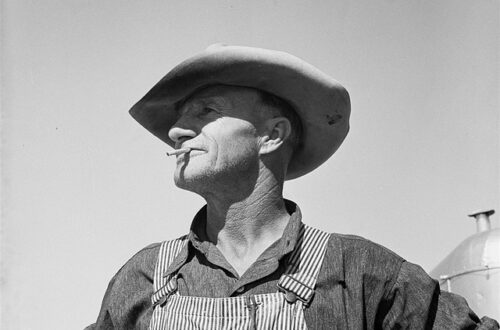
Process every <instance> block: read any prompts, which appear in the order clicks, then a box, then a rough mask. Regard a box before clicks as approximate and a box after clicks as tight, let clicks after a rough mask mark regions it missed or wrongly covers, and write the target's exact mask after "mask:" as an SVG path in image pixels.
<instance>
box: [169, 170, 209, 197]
mask: <svg viewBox="0 0 500 330" xmlns="http://www.w3.org/2000/svg"><path fill="white" fill-rule="evenodd" d="M211 177H213V175H211V174H208V173H192V172H191V171H189V172H187V171H183V170H177V171H176V172H175V175H174V182H175V185H176V186H177V187H179V188H181V189H184V190H188V191H192V192H194V193H197V194H199V195H202V193H203V191H204V190H207V187H209V186H210V183H209V182H210V178H211Z"/></svg>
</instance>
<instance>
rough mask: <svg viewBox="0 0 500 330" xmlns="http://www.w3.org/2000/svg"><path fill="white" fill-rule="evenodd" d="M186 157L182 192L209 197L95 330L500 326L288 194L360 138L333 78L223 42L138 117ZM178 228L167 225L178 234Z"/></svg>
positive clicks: (123, 284) (114, 293)
mask: <svg viewBox="0 0 500 330" xmlns="http://www.w3.org/2000/svg"><path fill="white" fill-rule="evenodd" d="M131 114H132V116H133V117H134V118H135V119H136V120H137V121H138V122H139V123H140V124H142V125H143V126H144V127H145V128H146V129H148V130H149V131H151V132H152V133H153V134H154V135H156V136H157V137H159V138H160V139H162V140H163V141H164V142H166V143H167V144H169V145H170V146H172V147H174V148H175V149H176V151H175V152H174V154H176V158H177V167H176V170H175V175H174V178H175V184H176V185H177V186H178V187H180V188H182V189H186V190H189V191H192V192H195V193H197V194H199V195H200V196H202V197H203V198H204V199H205V200H206V202H207V205H206V206H205V207H203V208H202V209H201V210H200V211H199V212H198V213H197V215H196V216H195V217H194V220H193V222H192V225H191V231H190V233H189V234H188V235H187V236H184V237H181V238H178V239H176V240H170V241H166V242H163V243H161V244H153V245H150V246H148V247H146V248H145V249H143V250H142V251H140V252H139V253H137V254H136V255H135V256H134V257H132V259H130V260H129V261H128V262H127V263H126V264H125V265H124V266H123V267H122V269H120V271H119V272H118V273H117V274H116V275H115V277H114V278H113V279H112V280H111V283H110V284H109V287H108V290H107V292H106V295H105V297H104V300H103V303H102V307H101V311H100V314H99V317H98V319H97V323H96V324H95V325H93V326H91V328H94V329H146V328H150V329H233V328H237V329H306V328H309V329H393V328H398V329H399V328H411V329H424V328H437V329H465V328H466V329H472V328H476V327H477V328H480V329H498V324H497V323H496V322H495V321H494V320H491V319H488V318H486V317H485V318H483V319H482V320H480V319H479V318H478V317H477V316H476V315H475V314H474V313H473V312H472V311H471V310H470V309H469V307H468V306H467V304H466V302H465V300H464V299H463V298H461V297H459V296H456V295H453V294H450V293H446V292H440V290H439V286H438V284H437V283H436V282H435V281H434V280H432V279H431V278H430V277H429V276H428V275H427V274H426V273H425V272H424V271H423V270H422V269H421V268H420V267H418V266H417V265H414V264H411V263H409V262H406V261H405V260H404V259H402V258H400V257H399V256H397V255H396V254H394V253H393V252H391V251H389V250H387V249H385V248H383V247H381V246H379V245H376V244H374V243H371V242H369V241H367V240H365V239H363V238H360V237H356V236H346V235H338V234H328V233H325V232H322V231H320V230H317V229H314V228H311V227H308V226H307V225H305V224H303V223H302V220H301V213H300V210H299V208H298V206H297V205H295V204H294V203H293V202H291V201H287V200H284V199H283V197H282V190H283V184H284V182H285V181H286V180H289V179H293V178H297V177H299V176H302V175H305V174H307V173H308V172H310V171H312V170H314V169H315V168H316V167H318V166H319V165H321V164H322V163H323V162H324V161H326V160H327V159H328V158H329V157H330V156H331V155H332V154H333V153H334V152H335V151H336V150H337V148H338V147H339V146H340V144H341V143H342V141H343V140H344V138H345V136H346V135H347V132H348V129H349V114H350V101H349V95H348V93H347V91H346V90H345V89H344V88H343V87H342V86H341V85H340V84H339V83H338V82H336V81H335V80H333V79H332V78H330V77H329V76H327V75H325V74H324V73H322V72H321V71H319V70H318V69H316V68H314V67H313V66H311V65H309V64H307V63H305V62H304V61H302V60H301V59H298V58H296V57H294V56H292V55H289V54H286V53H282V52H277V51H271V50H264V49H257V48H249V47H234V46H221V45H216V46H212V47H210V48H209V49H207V50H206V51H204V52H202V53H201V54H198V55H196V56H195V57H192V58H190V59H188V60H186V61H185V62H183V63H181V64H179V65H178V66H177V67H175V68H174V69H173V70H172V71H170V72H169V73H168V74H167V75H166V76H165V77H164V78H163V79H162V80H161V81H160V82H159V83H158V84H157V85H155V86H154V87H153V89H151V91H149V92H148V93H147V94H146V96H144V97H143V98H142V99H141V100H140V101H139V102H138V103H137V104H136V105H134V107H133V108H132V109H131ZM167 225H168V224H167Z"/></svg>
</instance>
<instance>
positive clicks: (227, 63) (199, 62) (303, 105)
mask: <svg viewBox="0 0 500 330" xmlns="http://www.w3.org/2000/svg"><path fill="white" fill-rule="evenodd" d="M214 84H221V85H233V86H241V87H249V88H255V89H260V90H263V91H265V92H268V93H271V94H274V95H276V96H278V97H280V98H282V99H283V100H285V101H287V102H288V103H289V104H290V105H291V106H292V107H293V109H295V111H296V112H297V115H298V116H299V118H300V120H301V123H302V127H303V132H302V136H301V143H300V146H299V147H298V148H297V149H296V150H295V152H294V154H293V156H292V159H291V161H290V164H289V166H288V170H287V175H286V179H287V180H291V179H295V178H298V177H300V176H302V175H305V174H307V173H309V172H311V171H312V170H314V169H315V168H317V167H318V166H320V165H321V164H323V163H324V162H325V161H326V160H327V159H328V158H330V157H331V156H332V155H333V154H334V153H335V151H337V149H338V148H339V147H340V145H341V144H342V142H343V141H344V139H345V137H346V135H347V133H348V131H349V116H350V111H351V106H350V98H349V93H348V92H347V90H346V89H345V88H344V87H343V86H342V85H341V84H340V83H339V82H337V81H336V80H335V79H333V78H332V77H330V76H329V75H327V74H326V73H324V72H322V71H321V70H319V69H317V68H316V67H314V66H313V65H311V64H309V63H307V62H306V61H304V60H302V59H300V58H298V57H296V56H294V55H291V54H288V53H286V52H282V51H276V50H269V49H263V48H254V47H245V46H227V45H224V44H215V45H211V46H209V47H208V48H207V49H205V50H204V51H203V52H201V53H199V54H197V55H194V56H193V57H190V58H188V59H187V60H185V61H183V62H181V63H180V64H178V65H177V66H175V67H174V68H173V69H172V70H170V71H169V72H168V73H167V74H166V75H165V76H164V77H163V78H162V79H161V80H160V81H159V82H158V83H157V84H155V85H154V86H153V88H152V89H151V90H150V91H149V92H148V93H146V95H144V97H143V98H141V99H140V100H139V101H138V102H137V103H136V104H135V105H134V106H133V107H132V108H131V109H130V114H131V115H132V117H133V118H134V119H135V120H137V121H138V122H139V123H140V124H141V125H142V126H144V128H146V129H147V130H148V131H150V132H151V133H153V134H154V135H155V136H157V137H158V138H160V139H161V140H162V141H164V142H165V143H167V144H169V145H171V146H173V144H174V143H173V141H171V140H170V138H169V137H168V131H169V130H170V128H171V127H172V125H174V124H175V122H176V121H177V112H176V104H177V103H178V102H180V101H182V100H184V99H185V98H187V97H189V96H190V95H191V94H192V93H193V92H194V91H196V90H198V89H199V88H202V87H204V86H208V85H214Z"/></svg>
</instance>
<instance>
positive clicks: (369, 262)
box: [325, 233, 405, 288]
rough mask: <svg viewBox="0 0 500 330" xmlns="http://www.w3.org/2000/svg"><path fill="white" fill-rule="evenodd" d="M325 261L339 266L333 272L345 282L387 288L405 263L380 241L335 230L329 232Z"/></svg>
mask: <svg viewBox="0 0 500 330" xmlns="http://www.w3.org/2000/svg"><path fill="white" fill-rule="evenodd" d="M325 261H326V262H327V263H328V264H329V265H336V266H335V270H334V271H336V272H338V273H339V274H338V276H340V277H341V278H345V280H346V281H349V280H356V281H358V282H359V281H361V282H371V283H373V284H375V283H384V286H385V287H386V288H387V286H389V287H390V286H391V285H392V284H394V282H395V281H396V278H397V277H398V274H399V271H400V269H401V267H402V265H403V264H404V263H405V260H404V259H403V258H401V257H400V256H399V255H397V254H396V253H395V252H393V251H391V250H389V249H388V248H386V247H384V246H382V245H380V244H377V243H374V242H372V241H370V240H368V239H366V238H363V237H360V236H355V235H343V234H336V233H333V234H330V239H329V241H328V248H327V251H326V254H325ZM326 268H327V269H328V268H332V267H331V266H330V267H328V266H327V267H326ZM332 270H333V269H332Z"/></svg>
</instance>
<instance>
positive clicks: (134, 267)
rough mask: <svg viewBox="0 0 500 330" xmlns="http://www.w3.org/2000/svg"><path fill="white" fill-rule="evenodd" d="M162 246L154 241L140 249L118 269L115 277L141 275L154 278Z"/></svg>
mask: <svg viewBox="0 0 500 330" xmlns="http://www.w3.org/2000/svg"><path fill="white" fill-rule="evenodd" d="M160 247H161V243H153V244H150V245H148V246H146V247H144V248H142V249H141V250H139V251H138V252H137V253H136V254H134V255H133V256H132V257H131V258H130V259H129V260H128V261H127V262H126V263H125V264H124V265H123V266H122V267H121V268H120V270H118V272H117V273H116V275H115V279H118V278H130V277H135V276H139V275H141V276H146V277H148V278H151V279H152V278H153V273H154V268H155V263H156V259H157V257H158V253H159V251H160ZM134 275H135V276H134Z"/></svg>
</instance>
